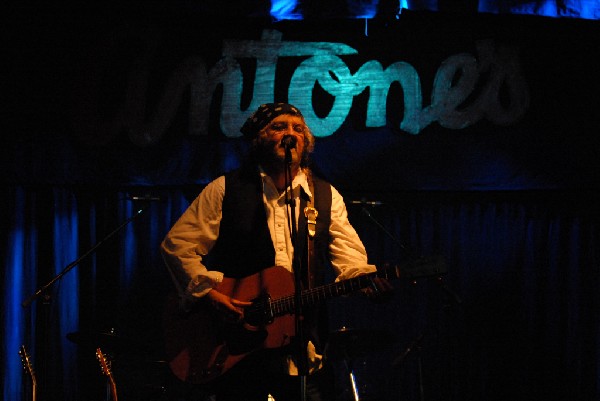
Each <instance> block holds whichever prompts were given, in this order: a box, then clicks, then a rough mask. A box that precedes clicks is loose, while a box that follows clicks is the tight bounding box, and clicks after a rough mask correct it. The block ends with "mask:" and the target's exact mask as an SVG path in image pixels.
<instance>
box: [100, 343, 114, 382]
mask: <svg viewBox="0 0 600 401" xmlns="http://www.w3.org/2000/svg"><path fill="white" fill-rule="evenodd" d="M96 359H98V362H100V368H101V370H102V374H104V375H106V376H108V377H112V372H111V370H110V369H111V361H110V359H109V358H107V357H106V355H104V353H103V352H102V350H101V349H100V348H97V349H96Z"/></svg>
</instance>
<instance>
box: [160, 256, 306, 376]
mask: <svg viewBox="0 0 600 401" xmlns="http://www.w3.org/2000/svg"><path fill="white" fill-rule="evenodd" d="M216 290H217V291H219V292H221V293H223V294H226V295H228V296H230V297H232V298H235V299H239V300H242V301H252V300H254V299H256V298H258V297H259V296H261V295H262V294H265V293H267V294H269V296H271V297H273V298H278V297H282V296H288V295H291V294H293V293H294V278H293V274H292V273H290V272H289V271H287V270H286V269H284V268H283V267H280V266H274V267H270V268H267V269H265V270H263V271H261V272H258V273H255V274H253V275H250V276H248V277H244V278H241V279H232V278H227V277H225V278H224V279H223V281H222V282H221V284H220V285H219V286H218V287H217V288H216ZM164 323H165V340H166V344H165V350H166V354H167V360H168V361H169V366H170V368H171V371H172V372H173V374H174V375H175V376H176V377H177V378H179V379H180V380H182V381H186V382H190V383H194V384H204V383H207V382H209V381H211V380H213V379H215V378H217V377H218V376H220V375H222V374H224V373H225V372H227V371H228V370H229V369H231V368H232V367H233V366H234V365H235V364H236V363H237V362H239V361H240V360H242V359H243V358H244V357H245V356H246V355H248V354H249V353H250V352H252V351H254V350H256V349H260V348H278V347H282V346H284V345H287V344H289V342H290V339H291V337H292V336H293V335H294V333H295V318H294V315H292V314H286V315H283V316H278V317H275V318H274V319H273V322H272V323H270V324H268V325H266V327H265V329H266V338H265V339H264V341H263V340H260V342H259V343H257V344H251V343H250V344H247V345H245V346H243V347H242V349H243V351H239V350H236V349H234V348H239V346H238V345H237V344H236V346H235V347H234V346H233V341H231V340H232V337H245V336H246V334H247V335H248V337H250V338H261V339H262V338H263V337H264V336H261V335H260V333H256V335H254V334H253V333H251V332H245V333H244V332H243V330H242V329H241V328H240V327H239V325H235V326H234V325H231V324H228V323H226V322H223V321H222V320H221V319H220V317H219V314H218V312H216V311H215V310H214V309H213V307H212V306H211V305H209V304H208V302H207V301H206V300H202V299H201V300H199V301H198V302H197V303H196V305H194V307H193V308H192V310H190V311H189V312H182V311H181V310H180V308H179V301H178V299H177V296H172V297H169V299H168V300H167V307H166V309H165V313H164ZM237 342H238V341H235V343H237Z"/></svg>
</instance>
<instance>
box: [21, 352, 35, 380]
mask: <svg viewBox="0 0 600 401" xmlns="http://www.w3.org/2000/svg"><path fill="white" fill-rule="evenodd" d="M19 355H20V356H21V362H22V363H23V369H25V372H26V373H27V375H28V376H29V377H30V378H31V380H32V381H33V383H35V382H36V377H35V370H34V369H33V363H32V362H31V356H30V355H29V353H28V352H27V348H25V346H24V345H21V347H20V348H19Z"/></svg>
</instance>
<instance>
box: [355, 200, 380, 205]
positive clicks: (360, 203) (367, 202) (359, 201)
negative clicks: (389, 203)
mask: <svg viewBox="0 0 600 401" xmlns="http://www.w3.org/2000/svg"><path fill="white" fill-rule="evenodd" d="M348 203H350V204H351V205H366V206H381V205H383V202H381V201H376V200H371V201H368V200H364V199H360V200H350V201H348Z"/></svg>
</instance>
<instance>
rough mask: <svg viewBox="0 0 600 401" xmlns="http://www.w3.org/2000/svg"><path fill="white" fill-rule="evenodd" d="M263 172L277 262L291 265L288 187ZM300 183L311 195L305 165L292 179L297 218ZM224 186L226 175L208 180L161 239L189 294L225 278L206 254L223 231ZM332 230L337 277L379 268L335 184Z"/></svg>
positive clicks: (174, 272) (167, 258) (169, 263)
mask: <svg viewBox="0 0 600 401" xmlns="http://www.w3.org/2000/svg"><path fill="white" fill-rule="evenodd" d="M261 177H262V183H263V202H264V206H265V211H266V215H267V225H268V227H269V232H270V234H271V240H272V241H273V246H274V249H275V261H274V265H277V266H282V267H284V268H286V269H288V270H289V271H292V258H293V252H294V249H293V245H292V241H291V235H290V232H291V230H290V227H289V225H288V219H287V214H288V213H289V212H290V210H291V209H290V207H289V205H286V204H285V193H283V194H279V192H278V191H277V188H276V187H275V185H274V183H273V181H272V180H271V178H270V177H269V176H268V175H267V174H265V173H264V172H263V171H262V170H261ZM301 187H302V189H303V190H304V191H305V192H306V193H307V194H308V195H309V196H310V197H311V198H312V196H313V195H312V193H311V192H310V189H309V186H308V181H307V178H306V174H305V173H304V172H303V171H300V172H299V173H298V174H297V175H296V177H295V178H294V180H293V182H292V188H293V189H294V190H293V194H294V199H295V200H296V207H295V210H296V221H297V219H298V215H299V214H300V210H299V209H300V206H299V205H300V199H299V193H300V188H301ZM225 190H226V188H225V177H224V176H221V177H219V178H217V179H215V180H214V181H212V182H211V183H209V184H208V185H207V186H206V187H205V188H204V190H202V192H201V193H200V195H198V197H197V198H196V199H195V200H194V201H193V202H192V204H191V205H190V206H189V207H188V209H187V210H186V211H185V212H184V213H183V214H182V215H181V217H180V218H179V220H177V222H176V223H175V224H174V225H173V227H172V228H171V230H170V231H169V233H168V234H167V235H166V237H165V239H164V240H163V242H162V244H161V250H162V253H163V257H164V258H165V262H166V264H167V266H168V267H169V269H170V270H171V274H172V275H173V277H174V279H175V281H176V283H177V282H178V283H181V284H183V283H187V288H186V289H185V290H183V288H180V289H179V290H180V291H181V292H184V293H185V294H186V295H188V296H189V295H192V296H196V297H201V296H203V295H205V294H206V293H207V292H208V291H209V290H210V289H212V288H213V287H215V286H217V285H218V284H219V283H220V282H221V281H222V279H223V273H222V272H219V271H218V270H208V269H207V268H206V266H205V265H204V264H203V263H202V260H203V257H204V256H205V255H207V254H208V253H209V252H210V250H211V249H212V247H213V246H214V244H215V242H216V240H217V238H218V237H219V228H220V222H221V217H222V203H223V197H224V195H225ZM329 235H330V243H329V253H330V260H331V264H332V266H333V268H334V270H335V273H336V275H337V278H336V280H344V279H348V278H352V277H355V276H357V275H359V274H361V273H370V272H374V271H376V267H375V266H374V265H371V264H369V263H368V262H367V254H366V251H365V248H364V245H363V243H362V241H361V240H360V238H359V237H358V234H357V233H356V231H355V230H354V228H353V227H352V225H350V222H349V221H348V212H347V210H346V205H345V203H344V200H343V198H342V196H341V195H340V193H339V192H338V191H337V190H336V189H335V188H334V187H333V186H332V187H331V224H330V226H329Z"/></svg>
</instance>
